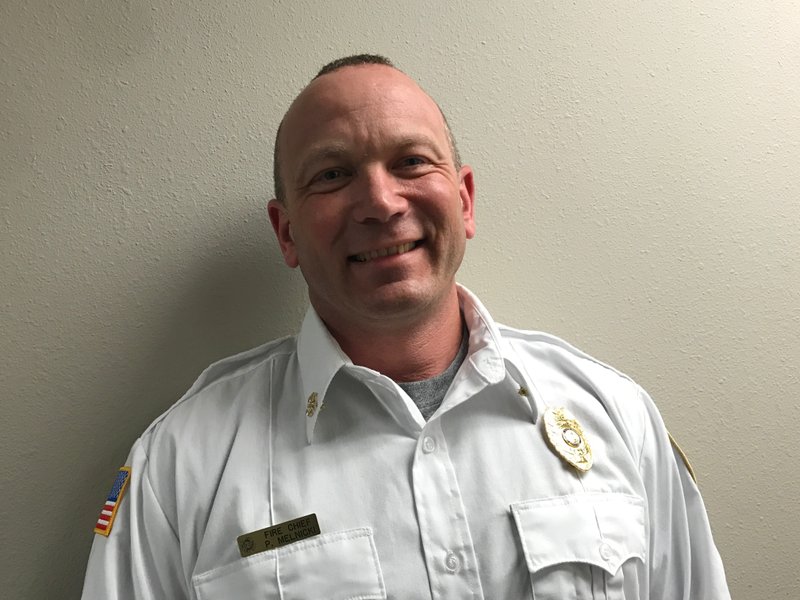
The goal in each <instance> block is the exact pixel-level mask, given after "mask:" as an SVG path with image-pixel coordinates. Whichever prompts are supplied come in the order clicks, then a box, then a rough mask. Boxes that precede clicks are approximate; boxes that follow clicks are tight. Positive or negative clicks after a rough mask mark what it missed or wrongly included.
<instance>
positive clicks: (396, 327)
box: [323, 288, 462, 382]
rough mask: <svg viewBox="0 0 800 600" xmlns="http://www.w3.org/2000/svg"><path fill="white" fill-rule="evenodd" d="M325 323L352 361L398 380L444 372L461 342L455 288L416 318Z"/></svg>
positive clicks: (459, 318)
mask: <svg viewBox="0 0 800 600" xmlns="http://www.w3.org/2000/svg"><path fill="white" fill-rule="evenodd" d="M323 320H324V319H323ZM325 325H326V326H327V327H328V330H329V331H330V332H331V334H332V335H333V337H334V338H335V339H336V341H337V342H338V343H339V346H340V347H341V348H342V350H343V351H344V352H345V354H347V356H348V357H349V358H350V360H352V361H353V364H356V365H360V366H362V367H367V368H370V369H373V370H374V371H378V372H379V373H382V374H383V375H386V376H387V377H389V378H391V379H393V380H394V381H401V382H406V381H421V380H423V379H428V378H430V377H434V376H436V375H439V374H440V373H442V372H444V371H445V369H447V367H448V366H449V365H450V363H451V362H452V361H453V358H454V357H455V355H456V354H457V353H458V348H459V345H460V344H461V329H462V323H461V309H460V307H459V303H458V295H457V292H456V290H455V288H453V291H452V293H451V294H450V295H449V296H448V298H447V299H446V302H443V303H442V306H441V308H440V309H439V310H438V311H437V312H436V313H435V314H432V315H431V314H429V315H427V316H426V318H424V319H419V320H417V321H411V322H403V323H402V324H401V323H391V322H388V323H387V322H386V321H383V322H378V323H374V324H373V323H359V324H355V323H352V324H348V325H347V326H345V327H336V326H331V324H330V323H328V322H326V323H325Z"/></svg>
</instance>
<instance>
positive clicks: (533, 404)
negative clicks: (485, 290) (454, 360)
mask: <svg viewBox="0 0 800 600" xmlns="http://www.w3.org/2000/svg"><path fill="white" fill-rule="evenodd" d="M458 297H459V301H460V303H461V310H462V311H463V313H464V319H465V320H466V322H467V328H468V329H469V332H470V340H469V360H470V361H471V362H472V365H473V366H474V367H475V370H476V372H477V373H478V374H479V375H480V376H481V377H483V379H484V380H485V382H486V384H496V383H499V382H501V381H503V380H504V379H510V381H511V383H513V385H514V386H515V387H516V388H517V392H518V394H519V396H520V397H521V398H522V399H524V401H525V404H526V405H527V406H528V407H529V408H530V411H531V418H532V420H533V422H534V423H535V422H536V421H537V420H538V418H539V414H541V412H542V410H543V405H542V400H541V395H540V394H539V393H538V391H537V389H536V386H535V385H534V383H533V381H532V379H531V377H530V375H529V374H528V371H527V369H526V366H525V362H524V361H523V360H522V359H521V357H520V356H519V354H518V353H517V351H516V350H515V349H514V347H513V346H512V345H511V343H510V342H509V340H508V339H507V338H506V337H503V335H502V333H501V331H500V327H501V326H499V325H498V324H497V323H496V322H495V321H494V319H493V318H492V316H491V315H490V314H489V311H488V310H486V307H485V306H483V304H482V303H481V301H480V300H478V297H477V296H475V294H473V293H472V292H470V291H469V290H468V289H467V288H466V287H464V286H462V285H459V286H458Z"/></svg>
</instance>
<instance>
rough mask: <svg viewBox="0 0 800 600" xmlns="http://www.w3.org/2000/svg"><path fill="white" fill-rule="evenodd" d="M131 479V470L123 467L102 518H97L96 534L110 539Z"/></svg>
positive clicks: (102, 512) (113, 486)
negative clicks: (118, 510)
mask: <svg viewBox="0 0 800 600" xmlns="http://www.w3.org/2000/svg"><path fill="white" fill-rule="evenodd" d="M130 478H131V468H130V467H121V468H120V470H119V471H118V472H117V477H116V479H114V484H113V485H112V486H111V491H110V492H109V494H108V498H106V502H105V504H104V505H103V508H102V509H101V510H100V516H99V517H98V518H97V523H95V525H94V532H95V533H99V534H100V535H104V536H106V537H108V534H109V533H111V526H112V525H114V519H115V518H116V517H117V509H118V508H119V505H120V502H122V496H123V495H124V494H125V490H126V489H128V481H129V480H130Z"/></svg>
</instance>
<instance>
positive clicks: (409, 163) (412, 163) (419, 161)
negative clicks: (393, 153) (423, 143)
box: [400, 156, 428, 167]
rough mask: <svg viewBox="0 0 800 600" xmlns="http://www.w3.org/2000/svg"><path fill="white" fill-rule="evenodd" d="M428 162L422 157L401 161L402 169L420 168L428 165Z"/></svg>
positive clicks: (409, 157)
mask: <svg viewBox="0 0 800 600" xmlns="http://www.w3.org/2000/svg"><path fill="white" fill-rule="evenodd" d="M427 162H428V161H426V160H425V159H424V158H422V157H421V156H408V157H406V158H404V159H402V160H401V161H400V167H418V166H420V165H424V164H426V163H427Z"/></svg>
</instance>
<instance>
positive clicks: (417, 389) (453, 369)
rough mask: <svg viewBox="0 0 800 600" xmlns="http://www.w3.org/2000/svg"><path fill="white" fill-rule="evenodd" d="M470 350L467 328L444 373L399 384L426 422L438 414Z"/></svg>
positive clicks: (462, 330)
mask: <svg viewBox="0 0 800 600" xmlns="http://www.w3.org/2000/svg"><path fill="white" fill-rule="evenodd" d="M468 350H469V335H468V332H467V328H466V327H462V329H461V345H460V346H459V347H458V352H457V353H456V357H455V358H454V359H453V362H451V363H450V366H449V367H447V369H445V371H444V372H443V373H440V374H439V375H436V376H435V377H431V378H430V379H423V380H422V381H404V382H402V383H401V382H397V385H399V386H400V387H401V388H403V391H405V393H406V394H408V395H409V397H410V398H411V399H412V400H413V401H414V404H416V405H417V408H419V412H421V413H422V416H423V417H425V420H426V421H427V420H428V419H430V418H431V415H433V413H435V412H436V409H437V408H439V406H440V405H441V403H442V400H444V395H445V394H446V393H447V390H448V389H449V388H450V384H451V383H453V379H454V378H455V376H456V373H457V372H458V368H459V367H460V366H461V363H463V362H464V359H465V358H466V357H467V351H468Z"/></svg>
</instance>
